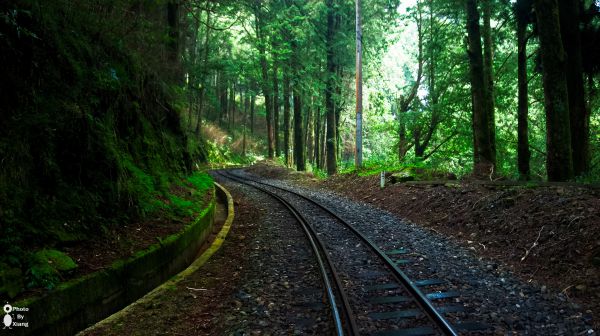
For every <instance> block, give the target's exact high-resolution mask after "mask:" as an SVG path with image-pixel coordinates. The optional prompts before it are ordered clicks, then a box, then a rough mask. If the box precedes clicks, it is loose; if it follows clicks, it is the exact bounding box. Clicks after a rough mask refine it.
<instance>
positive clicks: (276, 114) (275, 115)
mask: <svg viewBox="0 0 600 336" xmlns="http://www.w3.org/2000/svg"><path fill="white" fill-rule="evenodd" d="M271 41H272V42H271V46H272V48H273V50H272V55H273V136H274V138H275V139H274V141H275V156H277V157H279V155H280V154H281V147H280V142H279V68H278V65H279V60H278V57H277V48H278V44H277V43H276V42H275V38H273V39H272V40H271Z"/></svg>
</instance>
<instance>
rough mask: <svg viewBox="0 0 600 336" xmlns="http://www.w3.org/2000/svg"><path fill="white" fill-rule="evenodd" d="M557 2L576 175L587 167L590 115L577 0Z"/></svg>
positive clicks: (588, 160)
mask: <svg viewBox="0 0 600 336" xmlns="http://www.w3.org/2000/svg"><path fill="white" fill-rule="evenodd" d="M558 4H559V13H560V14H559V17H560V32H561V36H562V42H563V47H564V50H565V52H566V71H567V72H566V73H567V90H568V92H569V119H570V125H571V150H572V155H573V173H574V174H575V176H579V175H581V174H583V173H585V172H587V171H588V170H589V168H590V148H589V147H590V142H589V134H590V114H589V110H588V109H587V106H586V103H585V89H584V86H583V66H582V62H581V32H580V28H579V26H580V22H581V17H580V8H579V6H580V1H579V0H561V1H559V2H558Z"/></svg>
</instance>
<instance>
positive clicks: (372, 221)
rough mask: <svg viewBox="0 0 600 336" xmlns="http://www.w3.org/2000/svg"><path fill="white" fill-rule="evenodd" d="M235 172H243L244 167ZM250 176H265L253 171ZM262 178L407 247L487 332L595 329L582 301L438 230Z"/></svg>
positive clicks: (385, 242) (412, 270)
mask: <svg viewBox="0 0 600 336" xmlns="http://www.w3.org/2000/svg"><path fill="white" fill-rule="evenodd" d="M235 173H236V174H240V175H243V174H245V172H243V171H236V172H235ZM249 176H250V175H249ZM250 177H251V178H254V179H259V180H260V179H261V178H259V177H257V176H255V175H251V176H250ZM263 181H264V182H267V183H271V184H273V185H277V186H280V187H286V188H293V189H294V190H295V191H297V192H300V193H301V194H303V195H305V196H308V197H311V198H313V199H315V200H318V201H320V202H322V203H323V204H325V205H326V206H328V207H330V208H331V209H333V210H334V211H336V212H337V213H338V215H340V217H342V218H344V219H346V220H348V221H349V222H350V223H352V224H353V225H355V226H356V227H357V228H358V229H359V230H361V231H362V232H364V233H366V234H367V235H368V236H369V238H371V239H372V240H374V241H376V242H377V243H378V244H379V246H380V247H381V248H382V249H384V250H391V249H400V248H403V249H406V250H407V251H408V254H407V256H408V257H410V259H411V260H412V262H411V263H410V265H406V266H404V267H403V270H404V271H405V272H406V273H407V274H408V275H409V276H410V277H411V278H412V279H414V280H421V279H442V280H445V281H446V283H447V287H446V288H451V289H455V290H458V291H460V292H461V296H460V297H459V298H455V299H454V301H455V303H460V304H462V305H464V306H466V307H468V308H470V310H471V312H470V314H469V320H477V321H479V322H481V323H484V324H486V325H488V326H489V327H490V329H489V331H488V333H491V334H497V335H515V334H516V335H595V333H594V331H593V330H592V329H591V327H590V325H589V322H590V321H589V320H587V319H586V316H585V315H584V314H582V313H581V312H580V309H579V308H580V307H578V306H577V305H576V304H573V303H571V302H569V300H568V298H567V297H565V296H564V295H562V294H554V293H550V292H548V291H547V290H546V289H545V288H544V287H541V288H539V287H535V286H533V285H531V284H528V283H524V282H522V281H520V280H519V279H517V278H516V277H514V276H512V275H511V274H509V273H507V272H506V271H504V270H501V269H499V268H498V267H497V265H495V264H493V263H489V262H486V261H485V260H481V259H479V258H478V257H477V256H476V255H475V253H474V252H473V251H472V250H470V249H465V248H462V247H460V246H458V245H457V244H454V243H453V242H452V241H450V240H448V239H446V238H444V237H443V236H441V235H439V234H437V233H435V232H432V231H428V230H424V229H423V228H421V227H418V226H416V225H414V224H412V223H410V222H407V221H403V220H401V219H398V218H396V217H394V216H393V215H391V214H390V213H388V212H385V211H382V210H379V209H375V208H373V207H371V206H369V205H366V204H361V203H357V202H354V201H351V200H348V199H346V198H343V197H341V196H339V195H336V194H333V193H329V192H324V191H315V190H309V189H306V188H301V187H298V186H296V185H293V184H290V183H288V182H284V181H279V180H268V179H263ZM408 266H410V267H408Z"/></svg>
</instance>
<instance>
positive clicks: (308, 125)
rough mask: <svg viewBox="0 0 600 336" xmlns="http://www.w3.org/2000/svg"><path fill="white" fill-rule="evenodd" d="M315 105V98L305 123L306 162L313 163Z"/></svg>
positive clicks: (308, 109) (307, 111)
mask: <svg viewBox="0 0 600 336" xmlns="http://www.w3.org/2000/svg"><path fill="white" fill-rule="evenodd" d="M313 105H314V97H311V100H310V105H309V107H308V108H307V109H306V121H305V123H304V134H305V137H304V144H305V147H306V160H307V161H308V162H311V163H312V152H313V151H312V141H313V136H312V127H313V125H312V121H313V110H312V109H313Z"/></svg>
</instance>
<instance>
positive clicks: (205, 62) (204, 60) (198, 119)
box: [196, 2, 227, 134]
mask: <svg viewBox="0 0 600 336" xmlns="http://www.w3.org/2000/svg"><path fill="white" fill-rule="evenodd" d="M206 6H207V7H206V34H205V35H204V50H203V51H204V55H203V56H202V72H201V73H200V92H199V93H198V115H197V117H196V134H200V129H201V128H202V111H203V108H204V93H205V91H206V73H207V71H208V47H209V44H208V43H209V37H210V7H209V3H208V2H207V4H206ZM225 100H227V99H225Z"/></svg>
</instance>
